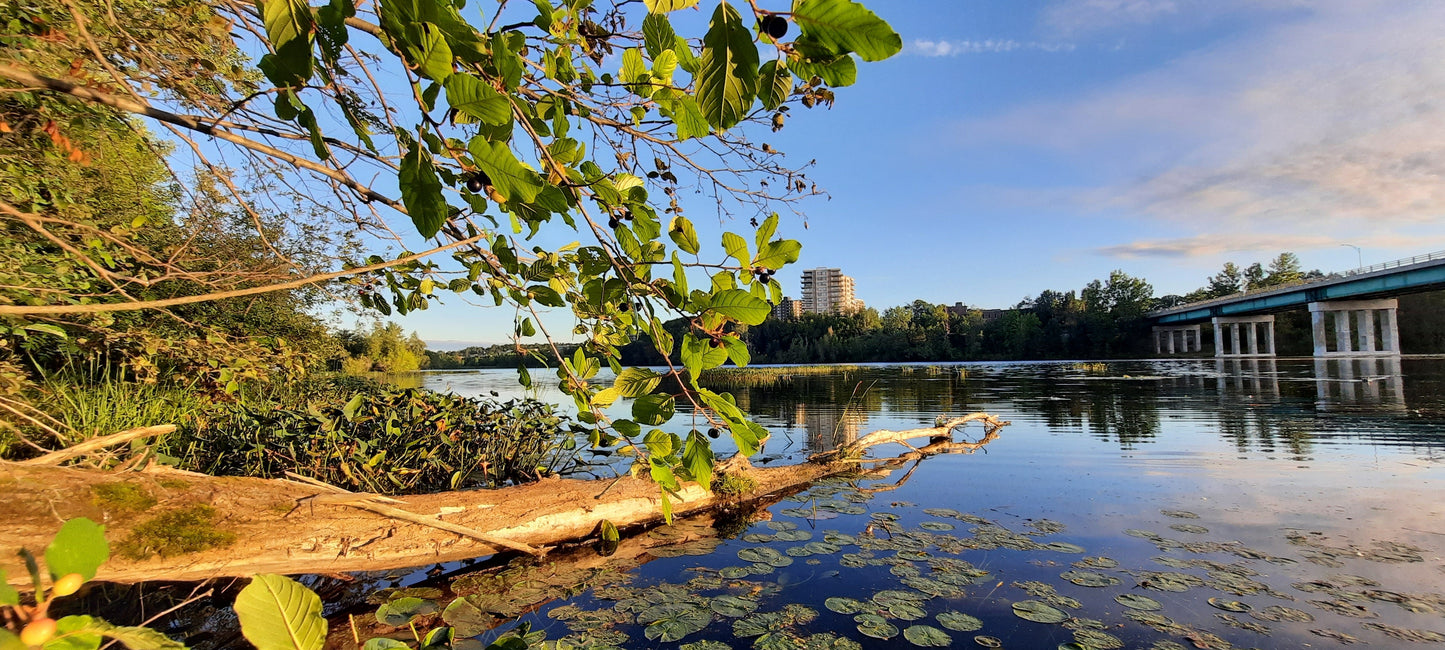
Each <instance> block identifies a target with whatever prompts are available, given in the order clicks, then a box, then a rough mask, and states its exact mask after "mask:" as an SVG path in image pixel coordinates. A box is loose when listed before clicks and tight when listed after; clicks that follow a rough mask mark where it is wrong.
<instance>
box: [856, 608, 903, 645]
mask: <svg viewBox="0 0 1445 650" xmlns="http://www.w3.org/2000/svg"><path fill="white" fill-rule="evenodd" d="M853 621H854V622H855V623H857V624H858V632H859V633H861V634H863V635H864V636H870V637H873V638H875V639H883V640H884V641H887V640H888V639H891V638H893V637H895V636H898V626H896V625H894V624H892V623H889V622H888V619H886V618H883V617H882V616H879V615H877V614H859V615H857V616H854V617H853Z"/></svg>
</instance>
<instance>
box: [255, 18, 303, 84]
mask: <svg viewBox="0 0 1445 650" xmlns="http://www.w3.org/2000/svg"><path fill="white" fill-rule="evenodd" d="M256 9H257V11H259V12H260V13H261V22H262V24H264V25H265V27H266V40H269V41H271V47H272V48H273V49H275V50H276V52H275V54H268V55H267V56H268V57H270V60H269V64H270V65H269V66H268V67H269V68H271V74H267V77H268V78H270V79H271V81H272V83H275V84H276V85H277V86H279V87H284V86H296V85H300V84H301V83H303V82H305V81H306V80H307V79H310V78H311V72H312V60H311V24H312V21H311V7H310V6H308V5H307V4H306V0H257V2H256Z"/></svg>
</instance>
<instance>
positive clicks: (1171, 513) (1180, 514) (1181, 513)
mask: <svg viewBox="0 0 1445 650" xmlns="http://www.w3.org/2000/svg"><path fill="white" fill-rule="evenodd" d="M1159 514H1161V515H1164V516H1165V517H1173V518H1175V519H1198V518H1199V515H1196V514H1194V513H1192V512H1189V511H1188V510H1160V511H1159Z"/></svg>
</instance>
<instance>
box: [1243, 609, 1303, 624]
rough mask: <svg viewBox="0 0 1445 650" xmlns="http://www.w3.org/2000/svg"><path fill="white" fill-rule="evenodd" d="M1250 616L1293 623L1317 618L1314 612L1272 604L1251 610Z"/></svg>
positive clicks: (1272, 621) (1263, 619)
mask: <svg viewBox="0 0 1445 650" xmlns="http://www.w3.org/2000/svg"><path fill="white" fill-rule="evenodd" d="M1249 616H1250V618H1256V619H1259V620H1261V621H1269V622H1271V623H1278V622H1280V621H1289V622H1292V623H1310V622H1313V621H1314V620H1315V615H1314V614H1311V613H1309V612H1306V611H1304V610H1302V609H1295V608H1293V607H1285V606H1284V605H1270V606H1269V607H1266V608H1264V609H1261V610H1257V611H1253V612H1250V613H1249Z"/></svg>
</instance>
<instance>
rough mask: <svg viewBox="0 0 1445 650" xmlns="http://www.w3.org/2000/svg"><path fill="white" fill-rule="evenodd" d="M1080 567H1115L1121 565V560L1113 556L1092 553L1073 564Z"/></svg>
mask: <svg viewBox="0 0 1445 650" xmlns="http://www.w3.org/2000/svg"><path fill="white" fill-rule="evenodd" d="M1073 566H1074V567H1076V568H1079V569H1114V568H1117V567H1118V566H1119V561H1118V560H1116V559H1114V558H1111V557H1102V556H1097V555H1092V556H1089V557H1086V558H1084V559H1082V560H1079V561H1078V562H1075V563H1074V564H1073Z"/></svg>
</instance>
